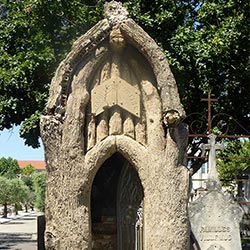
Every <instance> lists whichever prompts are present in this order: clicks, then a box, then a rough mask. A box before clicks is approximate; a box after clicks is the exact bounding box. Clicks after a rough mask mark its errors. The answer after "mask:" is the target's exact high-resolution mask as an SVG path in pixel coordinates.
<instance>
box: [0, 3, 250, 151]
mask: <svg viewBox="0 0 250 250" xmlns="http://www.w3.org/2000/svg"><path fill="white" fill-rule="evenodd" d="M122 2H123V3H124V5H126V7H127V8H128V10H129V13H130V15H131V17H132V18H133V19H134V20H135V21H136V22H137V23H138V24H139V25H141V26H142V27H143V28H144V29H145V30H146V31H147V32H148V33H149V34H150V35H151V36H152V37H153V38H154V39H155V40H156V41H157V42H158V44H159V45H160V46H161V47H162V49H163V50H164V51H165V54H166V56H167V58H168V61H169V63H170V67H171V69H172V71H173V73H174V76H175V78H176V81H177V84H178V87H179V92H180V96H181V101H182V103H183V104H184V108H185V110H186V113H187V114H191V113H193V112H195V111H202V110H204V112H206V106H205V103H200V98H201V97H203V96H204V95H205V94H206V93H207V92H208V91H209V90H210V89H211V90H212V92H213V93H214V95H215V96H216V97H218V98H219V102H218V103H217V104H215V105H214V109H215V111H216V112H223V113H228V114H230V115H231V116H233V117H234V118H235V119H237V120H238V122H240V123H241V124H242V125H243V126H244V127H245V128H247V127H248V126H249V110H248V107H249V106H250V99H249V98H248V93H249V67H250V66H249V65H250V63H249V33H250V32H249V29H250V25H248V24H249V18H248V10H249V8H248V7H249V6H248V2H247V1H239V0H227V1H226V0H221V1H217V0H191V1H190V0H188V1H187V0H184V1H177V0H175V1H173V0H159V1H151V2H150V4H149V2H148V1H146V0H133V1H122ZM102 9H103V1H101V0H100V1H94V0H92V1H91V0H89V1H81V0H72V1H62V0H59V1H58V0H57V1H56V0H51V1H49V2H48V1H42V0H37V1H33V2H30V1H29V0H24V1H2V4H1V8H0V52H1V53H0V68H1V70H0V129H3V128H10V127H12V126H13V125H16V124H22V125H21V130H20V134H21V137H23V138H24V139H25V142H26V144H28V145H32V146H33V147H37V146H39V143H38V140H37V139H38V137H39V129H38V124H39V116H40V114H41V113H42V112H43V110H44V107H45V103H46V100H47V96H48V86H49V83H50V80H51V78H52V76H53V73H54V71H55V69H56V67H57V66H58V64H59V62H60V61H61V60H62V59H63V58H64V56H65V55H66V53H67V52H69V49H70V46H71V44H72V42H73V41H74V40H76V38H77V37H79V36H80V35H81V34H83V33H84V32H85V31H86V30H88V29H89V28H90V27H91V26H93V25H94V24H95V23H96V22H97V21H98V20H99V19H101V18H102ZM197 107H199V110H197ZM231 133H237V134H244V133H246V131H242V130H241V129H239V127H235V126H233V127H232V130H231ZM192 142H193V141H190V143H192Z"/></svg>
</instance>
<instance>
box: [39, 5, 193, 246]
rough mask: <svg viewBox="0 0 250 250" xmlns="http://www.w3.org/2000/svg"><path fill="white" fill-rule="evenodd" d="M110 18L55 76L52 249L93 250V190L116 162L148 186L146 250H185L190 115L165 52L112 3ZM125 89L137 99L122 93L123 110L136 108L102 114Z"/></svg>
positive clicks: (48, 126) (49, 145) (45, 123)
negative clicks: (184, 120) (185, 120)
mask: <svg viewBox="0 0 250 250" xmlns="http://www.w3.org/2000/svg"><path fill="white" fill-rule="evenodd" d="M117 6H118V7H117ZM117 8H118V9H117ZM106 9H108V10H109V11H108V12H106V18H105V19H104V20H102V21H100V22H99V23H98V24H97V25H96V26H94V27H93V28H92V29H90V30H89V31H88V32H87V33H86V34H84V35H83V36H82V37H80V38H79V39H78V40H77V41H76V42H75V44H74V45H73V47H72V50H71V52H70V53H69V54H68V56H67V57H66V59H65V60H64V61H63V62H62V63H61V64H60V66H59V67H58V69H57V71H56V74H55V76H54V78H53V80H52V83H51V88H50V97H49V101H48V104H47V115H46V116H43V117H42V118H41V124H40V127H41V135H42V140H43V143H44V148H45V159H46V168H47V195H46V249H49V250H52V249H56V250H61V249H75V250H80V249H82V250H90V249H92V245H93V239H92V233H91V204H90V200H91V199H90V196H91V189H92V183H93V180H94V178H95V175H96V173H97V172H98V170H99V168H100V167H101V166H102V164H103V163H104V162H105V161H106V160H107V159H108V158H110V157H111V156H112V155H113V154H115V153H117V152H118V153H120V154H121V155H122V156H123V157H124V158H125V159H126V160H127V161H128V162H129V163H130V164H131V165H132V166H133V167H134V168H135V169H136V171H137V172H138V175H139V178H140V180H141V184H142V186H143V191H144V199H143V231H144V234H143V246H144V249H146V250H166V249H169V250H170V249H176V250H178V249H179V250H183V249H188V246H189V234H190V232H189V223H188V215H187V202H188V187H189V174H188V171H187V169H186V168H185V167H184V166H183V164H185V157H184V151H185V150H184V148H185V146H184V145H185V143H186V140H185V135H186V133H187V131H186V128H185V127H184V126H182V125H179V123H178V121H180V119H181V117H182V116H184V111H183V108H182V105H181V104H180V100H179V96H178V91H177V87H176V84H175V80H174V78H173V75H172V73H171V72H170V69H169V66H168V63H167V62H166V59H165V56H164V54H163V53H162V51H161V50H160V48H159V47H158V46H157V45H156V43H155V42H154V41H153V40H152V38H150V37H149V36H148V35H147V34H146V33H145V32H144V31H143V30H142V29H141V28H140V27H139V26H138V25H137V24H136V23H135V22H134V21H133V20H131V19H130V18H128V17H127V14H126V10H125V9H124V8H123V7H122V6H121V5H120V4H118V3H116V2H111V3H109V4H108V5H106ZM112 13H114V14H112ZM119 13H120V14H121V16H120V15H119ZM124 55H126V56H124ZM110 79H115V83H114V85H112V86H114V88H111V89H109V87H107V92H106V93H105V90H104V93H103V92H101V95H102V96H101V99H102V101H101V102H100V103H101V104H100V105H101V106H102V107H101V108H100V109H99V108H98V114H96V113H95V112H93V108H95V107H96V106H97V104H96V103H93V102H92V95H93V93H94V92H92V91H94V90H95V88H100V86H103V88H104V89H105V87H104V86H106V83H107V81H109V80H110ZM119 79H121V81H120V82H121V83H124V82H126V84H128V85H130V86H129V88H127V89H130V90H133V91H134V90H136V92H137V94H136V95H134V93H132V94H130V92H129V91H127V93H123V94H122V98H123V99H122V100H125V101H127V100H131V101H128V102H127V103H125V104H126V105H125V106H124V103H123V102H119V100H120V99H118V100H117V102H116V103H115V104H113V103H110V100H112V98H113V97H112V98H109V102H107V103H108V105H105V102H104V101H103V100H105V94H107V93H109V94H110V92H112V91H118V90H119V89H120V88H117V86H119V84H120V83H119V84H118V85H116V83H117V81H118V82H119ZM112 84H113V83H112ZM116 93H117V92H116ZM118 94H119V92H118ZM118 94H116V95H115V96H118ZM138 96H139V98H140V107H137V108H135V107H133V105H131V103H132V102H133V101H134V100H137V98H138ZM95 99H97V98H96V97H95ZM168 113H169V114H168ZM166 114H168V115H167V118H166V119H165V120H166V121H165V122H164V123H163V116H165V115H166ZM172 121H173V122H172Z"/></svg>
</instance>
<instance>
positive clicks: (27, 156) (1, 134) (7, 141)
mask: <svg viewBox="0 0 250 250" xmlns="http://www.w3.org/2000/svg"><path fill="white" fill-rule="evenodd" d="M43 152H44V150H43V147H42V143H41V147H40V148H38V149H33V148H32V147H27V146H25V145H24V140H23V139H21V138H20V137H19V127H14V128H13V129H10V130H7V129H5V130H3V131H0V158H1V157H5V158H7V157H9V156H10V157H12V158H14V159H16V160H43V159H44V155H43Z"/></svg>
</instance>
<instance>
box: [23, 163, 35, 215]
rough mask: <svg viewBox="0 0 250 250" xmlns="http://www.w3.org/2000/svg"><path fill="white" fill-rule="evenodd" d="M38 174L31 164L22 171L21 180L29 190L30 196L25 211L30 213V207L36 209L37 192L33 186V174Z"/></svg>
mask: <svg viewBox="0 0 250 250" xmlns="http://www.w3.org/2000/svg"><path fill="white" fill-rule="evenodd" d="M35 172H36V168H35V167H34V166H32V165H31V164H29V165H27V166H26V167H24V168H23V169H21V173H22V174H21V180H22V181H23V182H24V183H25V185H26V186H27V187H28V188H29V195H28V198H27V200H26V203H25V210H26V212H27V211H28V206H30V207H31V208H32V209H33V207H34V200H35V190H34V185H33V174H34V173H35Z"/></svg>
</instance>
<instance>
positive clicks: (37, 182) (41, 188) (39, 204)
mask: <svg viewBox="0 0 250 250" xmlns="http://www.w3.org/2000/svg"><path fill="white" fill-rule="evenodd" d="M33 186H34V190H35V207H36V208H37V209H39V210H40V211H42V212H44V210H45V191H46V174H45V173H44V172H40V173H38V172H36V173H34V174H33Z"/></svg>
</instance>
